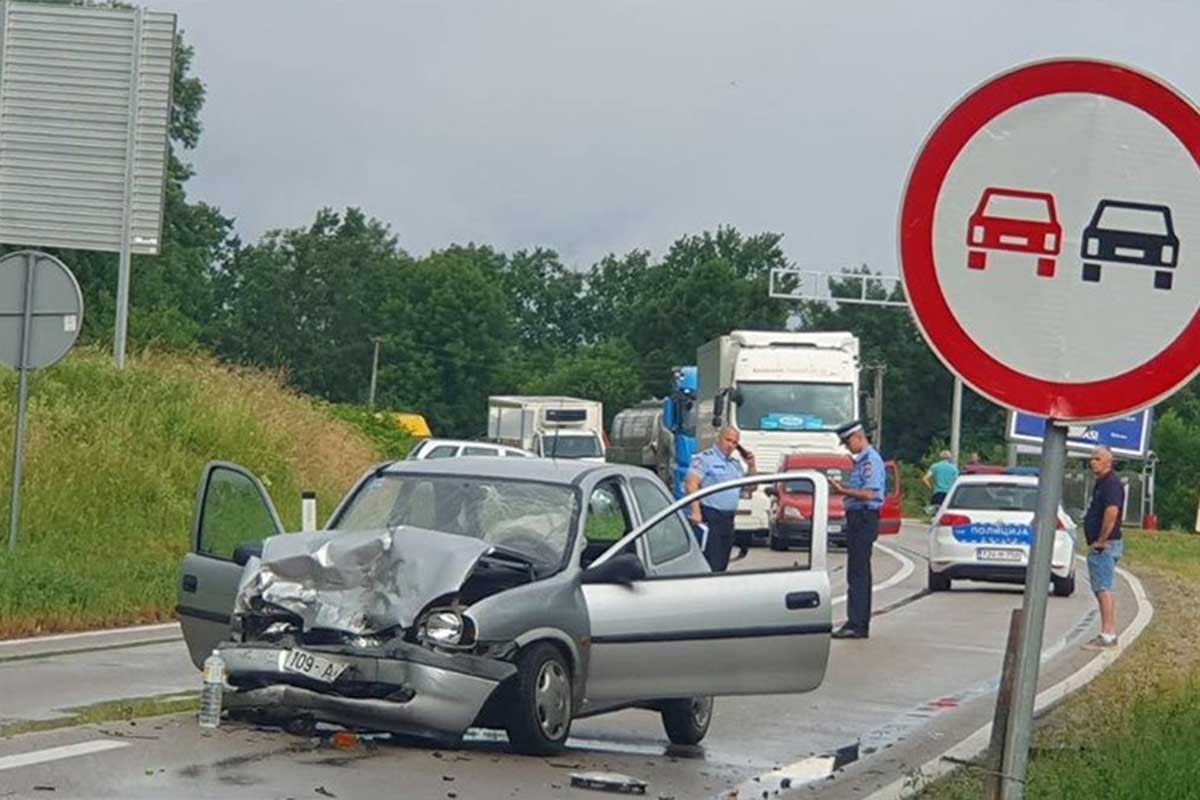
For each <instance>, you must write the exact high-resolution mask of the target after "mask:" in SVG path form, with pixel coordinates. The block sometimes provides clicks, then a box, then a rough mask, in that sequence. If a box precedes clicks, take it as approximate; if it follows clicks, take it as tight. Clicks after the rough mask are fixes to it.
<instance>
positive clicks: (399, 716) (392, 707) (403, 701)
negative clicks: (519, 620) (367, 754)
mask: <svg viewBox="0 0 1200 800" xmlns="http://www.w3.org/2000/svg"><path fill="white" fill-rule="evenodd" d="M289 649H291V648H288V647H285V646H273V645H266V644H256V643H250V644H234V643H226V644H224V645H223V646H222V647H221V648H220V653H221V657H222V659H224V661H225V667H226V673H227V675H228V680H229V682H230V683H231V684H233V685H234V687H235V690H234V691H233V692H230V693H228V694H227V695H226V701H225V706H226V708H229V709H231V710H245V711H254V712H261V713H263V714H266V715H269V716H280V715H281V714H282V715H286V716H299V715H305V714H307V715H310V716H311V717H312V718H313V719H315V720H320V721H324V722H333V723H338V724H341V725H346V726H349V727H354V728H367V729H371V730H384V731H391V732H394V733H407V734H416V735H426V736H428V735H433V736H447V735H448V736H459V735H461V734H462V733H463V732H465V731H466V729H467V728H468V727H470V725H471V723H472V722H474V721H475V719H476V717H478V715H479V711H480V709H482V708H483V705H484V703H485V702H487V700H488V698H489V697H491V696H492V694H493V692H495V690H496V687H497V686H499V685H500V684H501V683H502V682H503V681H504V680H506V679H507V678H509V677H510V676H512V675H514V674H516V667H514V666H513V665H512V664H509V663H508V662H504V661H497V660H495V659H490V658H484V657H481V656H472V655H457V654H456V655H447V654H442V653H437V652H434V651H430V650H426V649H424V648H420V647H416V646H413V647H411V648H408V649H406V650H405V651H404V652H402V653H399V654H397V655H395V656H387V657H381V656H367V655H349V654H346V653H345V652H343V651H340V650H338V649H331V648H325V647H308V646H302V649H304V650H305V651H307V652H311V653H317V654H319V655H321V656H323V657H326V658H330V659H334V660H336V661H339V662H342V663H345V664H348V665H349V666H347V668H346V670H345V671H344V672H343V673H342V675H341V676H340V677H339V678H338V679H337V681H335V682H334V683H332V684H322V683H320V682H318V681H314V680H312V679H309V678H305V677H303V676H299V675H296V674H295V673H291V672H284V671H282V670H281V669H280V666H279V665H280V663H281V658H280V657H281V654H282V653H284V652H285V651H286V650H289ZM364 683H370V684H377V685H379V686H380V687H381V688H383V689H391V688H394V693H393V694H394V697H395V699H392V698H388V699H379V698H374V697H353V696H348V695H347V694H346V693H345V687H348V686H350V685H357V686H361V685H362V684H364ZM339 685H341V687H342V688H343V691H339Z"/></svg>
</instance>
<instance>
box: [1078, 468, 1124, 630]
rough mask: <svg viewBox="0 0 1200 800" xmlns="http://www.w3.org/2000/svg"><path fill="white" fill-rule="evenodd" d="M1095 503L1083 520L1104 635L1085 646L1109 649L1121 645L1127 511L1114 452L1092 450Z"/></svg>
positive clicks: (1091, 575) (1090, 572)
mask: <svg viewBox="0 0 1200 800" xmlns="http://www.w3.org/2000/svg"><path fill="white" fill-rule="evenodd" d="M1091 465H1092V475H1094V476H1095V478H1096V484H1095V485H1094V486H1093V487H1092V502H1091V503H1090V504H1089V505H1088V510H1087V515H1086V516H1085V517H1084V520H1083V533H1084V536H1086V537H1087V543H1088V554H1087V564H1088V577H1089V578H1090V580H1091V584H1092V592H1093V593H1095V595H1096V601H1097V602H1098V603H1099V604H1100V635H1099V636H1097V637H1096V638H1095V639H1092V640H1091V641H1090V642H1088V643H1087V644H1085V645H1084V647H1086V648H1087V649H1089V650H1107V649H1108V648H1110V647H1116V646H1117V606H1116V601H1115V600H1114V599H1113V584H1114V582H1115V580H1116V571H1117V562H1118V561H1120V560H1121V556H1122V555H1123V554H1124V552H1125V542H1124V541H1123V540H1122V539H1121V517H1122V515H1123V514H1124V509H1125V487H1124V486H1122V485H1121V479H1120V478H1119V477H1118V476H1117V473H1115V472H1113V468H1112V466H1113V456H1112V451H1110V450H1109V449H1108V448H1107V447H1097V448H1096V449H1095V450H1093V451H1092V461H1091Z"/></svg>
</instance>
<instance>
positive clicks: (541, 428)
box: [488, 395, 605, 462]
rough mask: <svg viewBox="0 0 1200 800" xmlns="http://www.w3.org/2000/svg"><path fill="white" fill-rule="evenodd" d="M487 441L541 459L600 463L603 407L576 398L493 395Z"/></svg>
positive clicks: (602, 449) (489, 410)
mask: <svg viewBox="0 0 1200 800" xmlns="http://www.w3.org/2000/svg"><path fill="white" fill-rule="evenodd" d="M488 439H490V440H491V441H493V442H499V443H501V444H507V445H511V446H513V447H520V448H523V449H525V450H529V451H530V452H533V453H536V454H538V455H539V456H542V457H544V458H578V459H582V460H584V461H601V462H602V461H604V451H605V445H604V406H603V404H601V403H600V402H599V401H597V400H582V399H580V398H578V397H554V396H523V395H493V396H492V397H489V398H488Z"/></svg>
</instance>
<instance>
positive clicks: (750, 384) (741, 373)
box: [695, 331, 859, 536]
mask: <svg viewBox="0 0 1200 800" xmlns="http://www.w3.org/2000/svg"><path fill="white" fill-rule="evenodd" d="M697 367H698V371H699V375H698V383H699V388H698V394H697V403H696V417H695V423H696V434H697V439H698V443H697V446H698V448H699V449H700V450H704V449H707V448H709V447H711V446H712V445H713V442H714V441H715V439H716V435H717V431H718V430H720V428H721V427H723V426H724V425H727V424H728V425H732V426H733V427H735V428H737V430H738V432H739V434H740V436H741V443H742V446H743V447H745V448H746V449H747V450H749V451H751V452H752V453H754V455H755V457H756V459H757V461H758V467H759V469H760V470H767V469H771V468H772V467H773V466H774V465H776V464H780V463H782V461H783V459H784V457H785V456H787V455H789V454H791V453H796V452H801V453H841V454H845V453H846V450H845V449H844V448H843V447H842V444H841V442H840V441H839V440H838V437H837V428H838V426H840V425H842V424H844V423H846V422H849V421H851V420H853V419H857V418H858V416H859V409H858V397H859V380H858V374H859V342H858V338H857V337H856V336H854V335H853V334H851V333H847V332H819V333H813V332H788V331H783V332H775V331H733V332H732V333H729V334H727V335H725V336H719V337H717V338H716V339H714V340H712V341H711V342H708V343H707V344H705V345H703V346H701V347H700V349H699V350H698V351H697ZM769 512H770V502H769V500H768V498H767V496H766V493H765V492H755V493H754V494H753V495H751V497H749V498H743V499H742V501H741V503H740V504H739V506H738V511H737V516H736V518H735V526H736V528H737V529H738V530H741V531H751V532H755V533H758V534H760V535H764V536H765V535H766V533H767V529H768V527H769Z"/></svg>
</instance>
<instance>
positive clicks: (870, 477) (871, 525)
mask: <svg viewBox="0 0 1200 800" xmlns="http://www.w3.org/2000/svg"><path fill="white" fill-rule="evenodd" d="M837 433H838V438H839V439H841V440H842V444H844V445H846V447H847V448H848V449H849V450H850V453H851V455H853V456H854V467H853V469H851V470H850V478H849V480H847V482H846V484H845V485H843V484H842V483H840V482H838V481H834V480H831V481H830V482H829V488H830V489H832V490H833V491H834V492H836V493H838V494H842V495H845V497H846V582H847V583H848V584H849V588H848V589H847V592H848V597H847V599H846V624H845V625H843V626H842V627H840V628H838V629H837V630H836V631H834V632H833V638H835V639H866V638H867V636H868V635H869V634H870V629H871V550H872V549H873V548H874V545H875V539H876V538H877V537H878V536H879V509H880V508H882V507H883V494H884V480H885V478H884V471H883V458H881V457H880V455H879V453H878V451H876V450H875V448H874V447H872V446H871V443H870V442H869V441H868V440H867V432H866V431H865V430H864V429H863V424H862V422H860V421H859V420H855V421H854V422H849V423H847V424H845V425H843V426H842V427H840V428H838V430H837Z"/></svg>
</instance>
